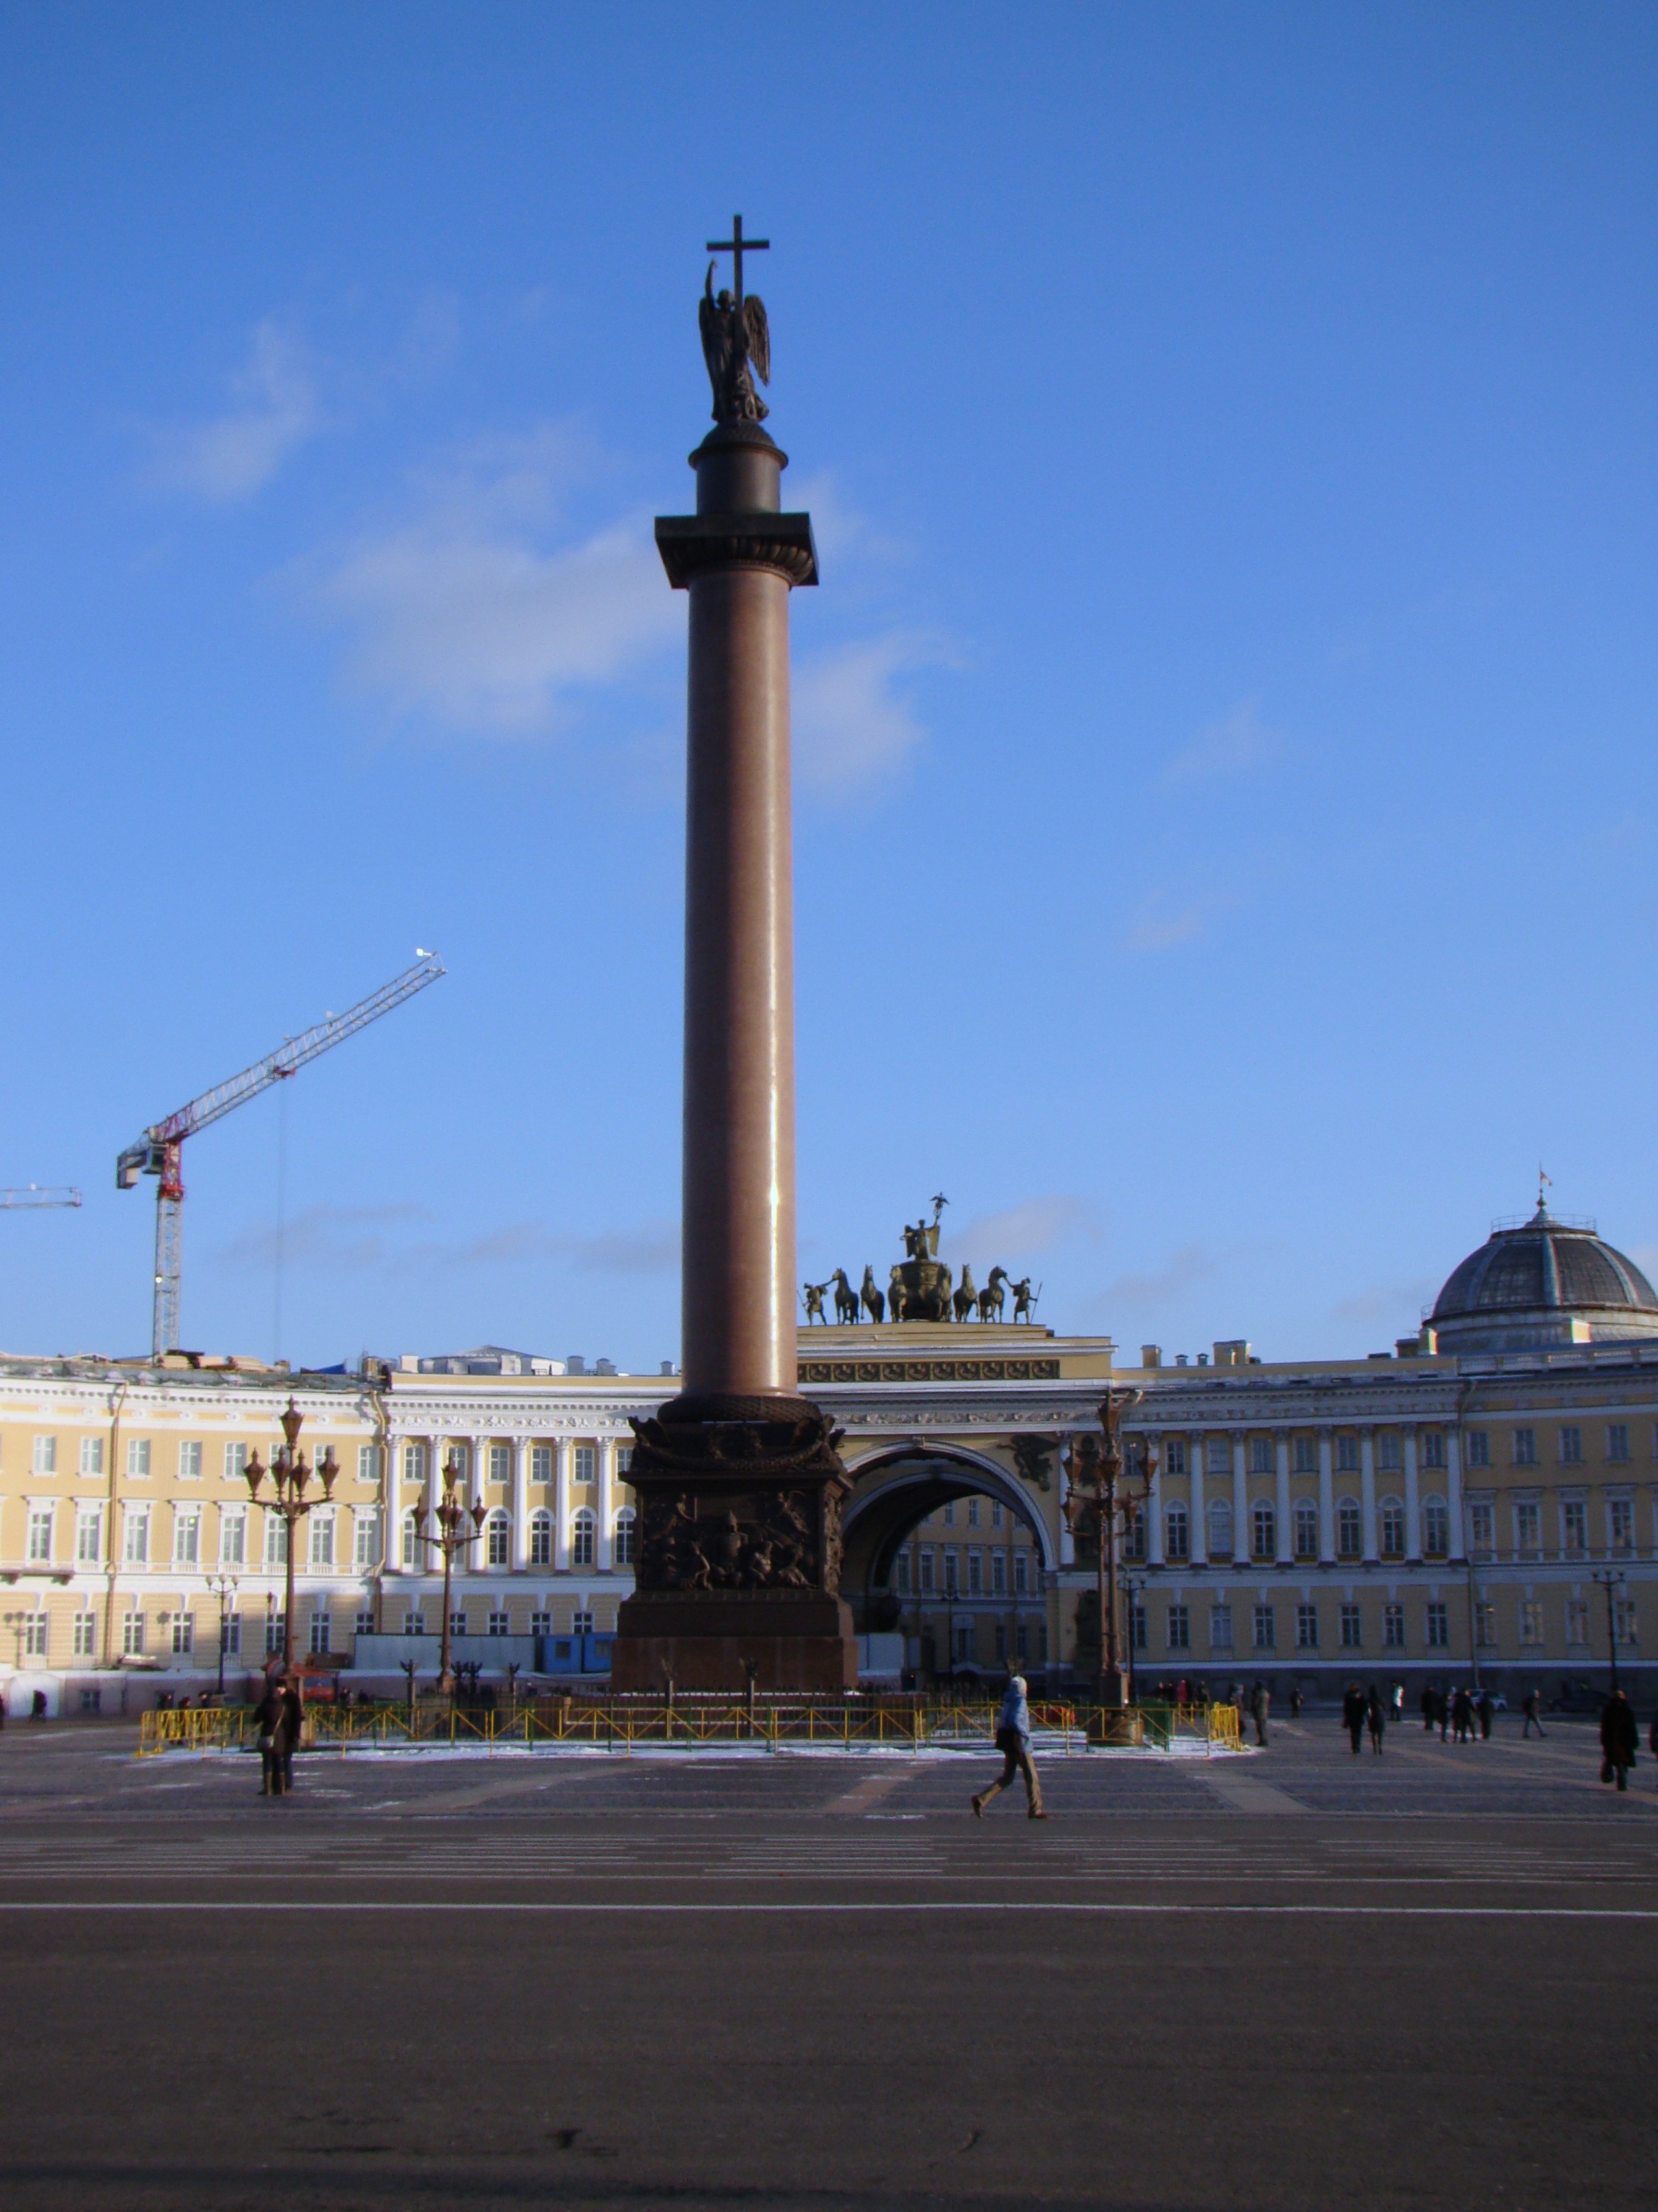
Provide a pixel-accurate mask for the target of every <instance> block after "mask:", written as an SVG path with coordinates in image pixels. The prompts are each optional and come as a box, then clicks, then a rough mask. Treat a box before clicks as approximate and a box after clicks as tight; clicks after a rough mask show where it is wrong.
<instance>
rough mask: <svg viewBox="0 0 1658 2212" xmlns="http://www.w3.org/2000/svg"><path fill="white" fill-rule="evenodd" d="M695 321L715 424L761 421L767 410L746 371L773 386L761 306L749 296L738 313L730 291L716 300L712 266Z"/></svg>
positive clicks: (721, 294)
mask: <svg viewBox="0 0 1658 2212" xmlns="http://www.w3.org/2000/svg"><path fill="white" fill-rule="evenodd" d="M696 316H697V321H698V323H699V325H701V331H702V358H703V360H704V361H706V362H707V363H708V380H709V382H710V383H711V384H712V385H713V386H714V421H715V422H763V421H764V420H765V418H766V416H768V414H769V413H770V411H771V410H770V409H769V408H768V406H767V405H766V403H765V401H764V400H763V399H762V398H761V397H760V394H759V393H758V392H756V390H755V388H754V378H753V377H752V376H750V374H749V371H750V368H754V369H755V370H756V372H757V373H758V375H759V378H760V381H761V382H762V384H769V383H770V382H771V332H770V331H769V329H768V327H767V324H766V308H765V302H764V301H762V300H760V299H759V298H757V297H756V295H755V294H754V293H752V292H750V293H748V294H747V295H745V296H744V301H743V306H742V310H741V313H740V314H739V313H738V306H737V302H736V301H735V300H734V299H733V298H732V295H731V294H730V293H729V292H721V293H720V295H719V296H718V298H716V297H715V295H714V264H713V262H712V261H711V262H709V264H708V277H707V280H706V281H705V283H704V284H703V287H702V297H701V300H699V301H698V302H697V307H696Z"/></svg>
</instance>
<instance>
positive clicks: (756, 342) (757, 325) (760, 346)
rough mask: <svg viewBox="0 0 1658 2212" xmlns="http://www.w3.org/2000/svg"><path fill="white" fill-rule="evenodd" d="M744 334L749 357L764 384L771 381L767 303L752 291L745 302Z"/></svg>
mask: <svg viewBox="0 0 1658 2212" xmlns="http://www.w3.org/2000/svg"><path fill="white" fill-rule="evenodd" d="M743 335H744V337H746V338H747V340H748V342H749V359H750V362H753V364H754V369H755V374H756V375H757V376H758V377H759V379H760V381H761V382H762V384H769V383H770V382H771V330H770V326H769V325H768V323H767V321H766V303H765V301H763V300H762V299H761V298H760V296H759V295H758V294H757V293H755V292H750V294H749V295H748V297H747V298H746V299H745V300H744V302H743Z"/></svg>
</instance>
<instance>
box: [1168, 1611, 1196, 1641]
mask: <svg viewBox="0 0 1658 2212" xmlns="http://www.w3.org/2000/svg"><path fill="white" fill-rule="evenodd" d="M1191 1649H1192V1615H1191V1613H1190V1611H1189V1610H1188V1609H1187V1607H1185V1606H1183V1605H1171V1606H1170V1607H1169V1650H1171V1651H1189V1650H1191Z"/></svg>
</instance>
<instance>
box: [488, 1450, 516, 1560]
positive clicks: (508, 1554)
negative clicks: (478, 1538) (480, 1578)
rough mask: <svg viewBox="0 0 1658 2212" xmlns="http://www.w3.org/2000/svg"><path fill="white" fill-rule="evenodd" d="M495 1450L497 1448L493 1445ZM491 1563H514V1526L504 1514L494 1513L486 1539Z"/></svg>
mask: <svg viewBox="0 0 1658 2212" xmlns="http://www.w3.org/2000/svg"><path fill="white" fill-rule="evenodd" d="M490 1449H492V1450H493V1449H495V1447H494V1446H493V1445H492V1446H491V1447H490ZM484 1544H485V1547H486V1549H487V1551H488V1553H489V1565H491V1566H492V1567H507V1566H510V1565H512V1561H513V1524H512V1522H510V1521H509V1520H508V1519H507V1516H506V1515H505V1514H504V1513H492V1514H491V1515H490V1516H489V1529H488V1532H487V1533H486V1534H485V1537H484Z"/></svg>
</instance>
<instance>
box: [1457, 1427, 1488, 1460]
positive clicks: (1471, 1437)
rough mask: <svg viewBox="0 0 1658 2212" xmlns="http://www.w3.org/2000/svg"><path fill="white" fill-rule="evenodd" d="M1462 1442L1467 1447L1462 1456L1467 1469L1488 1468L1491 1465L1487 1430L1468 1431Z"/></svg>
mask: <svg viewBox="0 0 1658 2212" xmlns="http://www.w3.org/2000/svg"><path fill="white" fill-rule="evenodd" d="M1462 1441H1463V1443H1465V1444H1466V1445H1467V1452H1466V1454H1465V1455H1464V1456H1465V1459H1466V1462H1467V1465H1468V1466H1469V1467H1489V1466H1490V1465H1491V1435H1490V1432H1489V1431H1487V1430H1485V1429H1470V1430H1469V1431H1467V1435H1466V1436H1465V1437H1463V1439H1462Z"/></svg>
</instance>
